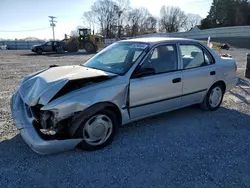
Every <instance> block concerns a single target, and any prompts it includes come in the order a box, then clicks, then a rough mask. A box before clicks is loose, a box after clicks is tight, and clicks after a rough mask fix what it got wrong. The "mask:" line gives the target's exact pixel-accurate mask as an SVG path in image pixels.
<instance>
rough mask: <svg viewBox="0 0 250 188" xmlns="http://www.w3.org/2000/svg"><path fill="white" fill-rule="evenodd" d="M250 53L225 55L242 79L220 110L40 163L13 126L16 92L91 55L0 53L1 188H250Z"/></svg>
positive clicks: (149, 123)
mask: <svg viewBox="0 0 250 188" xmlns="http://www.w3.org/2000/svg"><path fill="white" fill-rule="evenodd" d="M247 52H249V50H245V49H232V50H230V51H226V53H230V54H231V55H233V56H234V58H235V59H236V60H237V64H238V74H239V76H240V77H241V79H240V81H239V83H238V85H237V87H236V88H235V89H233V90H232V91H231V92H230V93H227V94H226V96H225V99H224V102H223V105H222V108H220V109H219V110H218V111H216V112H203V111H201V110H200V109H199V108H196V107H189V108H186V109H182V110H178V111H174V112H170V113H167V114H163V115H160V116H157V117H152V118H148V119H145V120H141V121H139V122H136V123H133V124H130V125H128V126H126V127H123V128H121V129H120V131H119V133H118V135H117V137H116V139H115V141H114V142H113V144H112V145H111V146H109V147H107V148H105V149H103V150H100V151H95V152H82V151H79V150H74V151H69V152H65V153H61V154H57V155H50V156H39V155H37V154H35V153H34V152H33V151H31V149H30V148H29V147H28V146H27V145H26V144H25V143H24V141H23V140H22V138H21V137H20V135H19V134H18V131H17V130H16V128H15V127H14V126H13V123H12V120H11V114H10V109H9V100H10V97H11V95H12V93H13V92H14V91H15V90H16V89H17V87H18V84H19V82H20V81H21V79H22V78H23V77H24V76H25V75H27V74H29V73H32V72H34V71H37V70H40V69H42V68H45V67H48V66H49V65H51V64H59V65H67V64H80V63H82V62H84V61H86V60H87V59H88V58H89V57H90V55H86V54H85V53H84V52H78V53H71V54H62V55H57V54H46V55H42V56H37V55H35V54H31V53H30V52H29V51H0V83H1V85H0V93H1V94H0V187H27V186H29V187H60V188H64V187H249V185H250V162H249V161H250V150H249V147H250V136H249V135H250V105H249V104H250V81H249V80H247V79H243V74H244V68H245V63H246V53H247Z"/></svg>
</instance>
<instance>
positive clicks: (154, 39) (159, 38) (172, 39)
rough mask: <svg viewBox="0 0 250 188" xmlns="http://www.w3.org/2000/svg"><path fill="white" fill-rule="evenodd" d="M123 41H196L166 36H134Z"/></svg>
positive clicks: (154, 42) (155, 42)
mask: <svg viewBox="0 0 250 188" xmlns="http://www.w3.org/2000/svg"><path fill="white" fill-rule="evenodd" d="M123 41H124V42H145V43H150V44H157V43H161V42H168V41H193V42H197V41H196V40H193V39H186V38H168V37H147V38H134V39H128V40H123Z"/></svg>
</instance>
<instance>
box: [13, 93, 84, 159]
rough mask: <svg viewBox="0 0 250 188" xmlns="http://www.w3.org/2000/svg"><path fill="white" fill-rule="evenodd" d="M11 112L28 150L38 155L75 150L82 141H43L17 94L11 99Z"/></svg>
mask: <svg viewBox="0 0 250 188" xmlns="http://www.w3.org/2000/svg"><path fill="white" fill-rule="evenodd" d="M11 112H12V117H13V120H14V122H15V125H16V127H17V128H18V129H19V130H20V132H21V136H22V137H23V139H24V141H25V142H26V143H27V144H28V145H29V146H30V148H31V149H32V150H33V151H35V152H36V153H38V154H42V155H47V154H52V153H58V152H63V151H67V150H70V149H73V148H75V147H76V146H77V145H78V144H79V143H80V142H81V141H82V139H67V140H49V141H47V140H44V139H42V138H41V137H40V136H39V135H38V133H37V131H36V129H35V128H34V125H33V121H34V118H32V117H31V116H30V114H29V113H28V112H27V110H26V107H25V104H24V102H23V101H22V99H21V97H20V95H19V93H18V92H16V93H15V94H14V95H13V96H12V98H11Z"/></svg>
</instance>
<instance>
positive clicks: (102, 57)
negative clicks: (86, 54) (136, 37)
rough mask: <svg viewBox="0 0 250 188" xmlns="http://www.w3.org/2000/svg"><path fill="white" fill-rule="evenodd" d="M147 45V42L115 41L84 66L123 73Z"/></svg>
mask: <svg viewBox="0 0 250 188" xmlns="http://www.w3.org/2000/svg"><path fill="white" fill-rule="evenodd" d="M147 47H148V44H146V43H132V42H119V43H114V44H112V45H110V46H109V47H107V48H106V49H104V50H102V51H101V52H100V53H98V54H97V55H95V56H94V57H92V58H91V59H90V60H88V61H87V62H86V63H85V64H83V66H85V67H89V68H94V69H100V70H103V71H107V72H112V73H115V74H119V75H123V74H125V73H126V72H127V71H128V70H129V69H130V67H131V66H132V65H133V63H134V62H135V61H136V60H137V58H139V57H140V55H141V54H142V53H143V52H144V51H145V49H146V48H147Z"/></svg>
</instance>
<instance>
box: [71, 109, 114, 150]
mask: <svg viewBox="0 0 250 188" xmlns="http://www.w3.org/2000/svg"><path fill="white" fill-rule="evenodd" d="M117 128H118V121H117V119H116V116H115V114H114V113H113V112H112V111H110V110H108V109H104V110H102V111H99V112H97V113H95V114H93V115H91V116H89V118H87V119H86V120H85V121H84V122H83V123H82V124H81V126H80V127H79V128H78V130H77V131H76V136H77V137H81V138H83V141H82V142H81V143H80V145H79V146H80V148H81V149H83V150H97V149H101V148H103V147H105V146H107V145H108V144H109V143H111V142H112V140H113V138H114V136H115V133H116V131H117Z"/></svg>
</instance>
